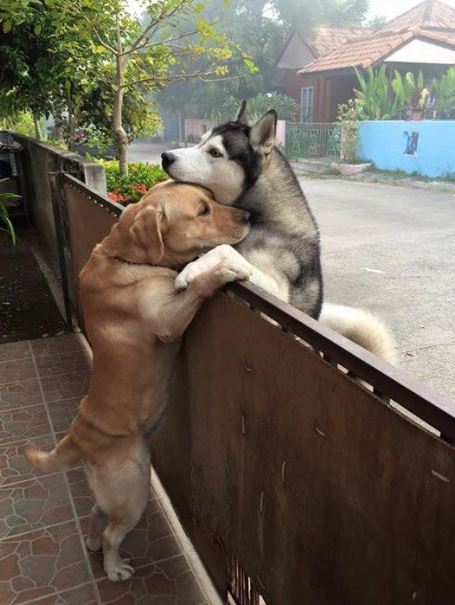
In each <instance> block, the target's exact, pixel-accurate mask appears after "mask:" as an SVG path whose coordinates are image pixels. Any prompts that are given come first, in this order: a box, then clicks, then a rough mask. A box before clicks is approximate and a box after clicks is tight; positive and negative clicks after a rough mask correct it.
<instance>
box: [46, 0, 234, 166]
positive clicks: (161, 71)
mask: <svg viewBox="0 0 455 605" xmlns="http://www.w3.org/2000/svg"><path fill="white" fill-rule="evenodd" d="M46 1H47V2H49V1H52V2H56V3H57V4H58V6H59V7H60V13H59V14H60V15H61V16H60V17H59V18H58V17H57V18H56V19H55V23H56V27H57V31H61V30H62V29H65V28H67V29H68V28H69V30H70V31H74V33H75V34H77V36H78V39H77V43H76V45H77V46H78V48H79V49H80V48H84V46H86V45H90V44H94V50H95V51H96V52H97V53H98V54H99V56H100V57H101V61H100V74H99V78H98V79H99V81H102V82H105V83H108V84H109V86H110V89H111V92H112V124H113V133H114V137H115V142H116V145H117V151H118V159H119V163H120V170H121V173H122V174H127V172H128V161H127V153H128V144H129V140H128V133H127V132H126V130H125V127H124V106H125V99H126V98H128V97H131V96H132V95H136V99H138V98H141V99H142V101H143V102H146V95H147V94H148V93H150V92H151V91H153V90H156V89H157V88H160V87H162V86H164V85H166V84H168V83H170V82H175V81H179V80H190V79H195V78H197V79H201V80H206V79H213V78H216V79H219V78H223V77H226V75H227V66H226V63H227V62H228V61H229V59H230V58H231V57H232V52H233V47H232V45H230V43H229V40H228V39H227V37H226V36H225V35H223V34H218V33H217V31H216V29H215V28H214V26H213V25H212V24H211V23H210V22H209V21H208V20H206V19H204V18H203V17H202V10H203V8H204V5H202V4H200V3H197V2H196V1H195V0H157V1H154V0H145V1H144V3H143V5H142V6H143V8H144V10H145V15H146V18H145V19H144V20H141V19H139V18H137V17H135V16H133V15H131V14H130V13H129V12H128V11H127V10H126V8H125V6H124V4H123V3H122V2H121V1H120V0H114V2H112V1H109V2H108V1H107V0H99V1H97V0H75V1H73V0H46ZM190 17H191V18H192V20H193V21H195V24H194V26H193V27H192V28H190V29H186V30H185V31H182V30H181V29H179V28H178V27H177V25H178V23H182V22H186V21H189V20H190ZM202 55H203V56H204V57H205V63H204V67H203V68H198V67H196V68H195V67H194V62H195V58H197V57H199V56H202Z"/></svg>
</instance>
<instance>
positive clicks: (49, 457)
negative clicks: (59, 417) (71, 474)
mask: <svg viewBox="0 0 455 605" xmlns="http://www.w3.org/2000/svg"><path fill="white" fill-rule="evenodd" d="M24 456H25V457H26V458H27V460H28V461H29V463H30V464H31V465H32V466H33V467H34V468H36V469H37V470H40V471H44V472H47V473H52V472H54V471H65V470H67V469H69V468H71V467H73V466H75V465H76V464H77V463H78V462H79V460H80V459H81V457H82V455H81V452H80V450H79V448H78V447H77V446H76V444H75V443H74V441H73V440H72V439H71V435H65V437H63V439H62V440H61V441H60V442H59V443H58V444H57V446H56V447H55V448H54V449H53V450H52V452H42V451H41V450H38V449H37V448H35V447H33V446H31V445H30V446H27V447H26V448H25V449H24Z"/></svg>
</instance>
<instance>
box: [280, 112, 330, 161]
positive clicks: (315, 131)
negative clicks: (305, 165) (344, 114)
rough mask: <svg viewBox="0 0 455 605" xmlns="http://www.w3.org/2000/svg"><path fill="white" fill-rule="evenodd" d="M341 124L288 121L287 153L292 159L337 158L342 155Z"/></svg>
mask: <svg viewBox="0 0 455 605" xmlns="http://www.w3.org/2000/svg"><path fill="white" fill-rule="evenodd" d="M340 137H341V131H340V124H315V123H304V122H288V123H287V124H286V147H285V148H286V155H287V156H288V157H289V158H291V159H306V160H327V161H329V160H335V159H337V158H339V156H340Z"/></svg>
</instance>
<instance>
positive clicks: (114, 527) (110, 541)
mask: <svg viewBox="0 0 455 605" xmlns="http://www.w3.org/2000/svg"><path fill="white" fill-rule="evenodd" d="M118 485H121V486H122V487H121V489H122V490H125V493H126V494H128V499H127V501H126V502H124V503H123V506H121V507H120V508H119V509H117V510H115V511H113V513H112V514H111V515H110V521H109V524H108V526H107V527H106V529H105V530H104V532H103V556H104V571H105V572H106V574H107V577H108V578H109V580H111V581H112V582H121V581H123V580H128V579H129V578H130V577H131V576H132V575H133V573H134V568H133V567H131V565H129V564H128V563H127V562H126V561H124V560H123V559H122V558H121V557H120V553H119V547H120V544H121V543H122V542H123V539H124V538H125V536H126V534H127V533H128V532H129V531H130V530H132V529H133V527H135V526H136V525H137V523H138V522H139V519H140V518H141V517H142V515H143V513H144V510H145V507H146V506H147V500H148V497H149V491H150V471H149V470H148V472H146V473H142V474H140V473H137V474H136V473H135V477H134V479H133V478H132V477H131V476H130V477H129V478H128V480H127V481H126V482H125V483H124V484H122V483H121V482H120V481H119V483H118V484H117V489H118Z"/></svg>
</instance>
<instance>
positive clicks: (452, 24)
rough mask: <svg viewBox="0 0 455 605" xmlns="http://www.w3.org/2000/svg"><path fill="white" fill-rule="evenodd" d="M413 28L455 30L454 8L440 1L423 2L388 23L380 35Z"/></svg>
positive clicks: (426, 0)
mask: <svg viewBox="0 0 455 605" xmlns="http://www.w3.org/2000/svg"><path fill="white" fill-rule="evenodd" d="M415 27H420V28H421V29H453V30H455V8H453V7H452V6H449V5H448V4H445V2H441V1H440V0H425V1H424V2H421V3H420V4H418V5H417V6H414V8H411V9H410V10H408V11H407V12H405V13H403V14H402V15H399V16H398V17H396V19H393V20H392V21H389V23H387V24H386V25H384V27H383V28H382V29H381V30H380V33H383V32H400V31H404V30H409V29H412V28H415Z"/></svg>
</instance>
